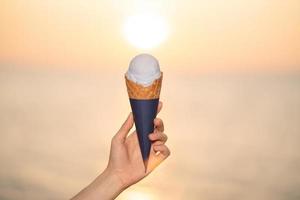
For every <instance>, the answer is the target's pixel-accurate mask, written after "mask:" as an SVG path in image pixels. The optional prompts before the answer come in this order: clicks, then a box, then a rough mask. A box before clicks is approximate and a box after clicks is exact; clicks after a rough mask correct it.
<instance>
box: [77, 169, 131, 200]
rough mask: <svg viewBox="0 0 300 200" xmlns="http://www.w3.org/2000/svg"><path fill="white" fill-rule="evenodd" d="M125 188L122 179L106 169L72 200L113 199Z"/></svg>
mask: <svg viewBox="0 0 300 200" xmlns="http://www.w3.org/2000/svg"><path fill="white" fill-rule="evenodd" d="M124 189H125V188H124V187H123V184H122V182H121V181H120V179H119V178H118V177H117V176H116V175H114V174H113V173H110V172H109V171H108V170H104V172H103V173H102V174H100V175H99V176H98V177H97V178H96V179H95V180H94V181H93V182H92V183H91V184H90V185H88V186H87V187H86V188H84V189H83V190H82V191H81V192H79V193H78V194H77V195H76V196H75V197H73V198H72V200H100V199H101V200H112V199H115V198H116V197H117V196H118V195H119V194H120V193H121V192H122V191H123V190H124Z"/></svg>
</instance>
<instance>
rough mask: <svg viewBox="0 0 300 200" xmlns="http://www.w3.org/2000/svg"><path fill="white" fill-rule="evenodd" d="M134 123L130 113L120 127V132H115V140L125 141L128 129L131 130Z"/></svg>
mask: <svg viewBox="0 0 300 200" xmlns="http://www.w3.org/2000/svg"><path fill="white" fill-rule="evenodd" d="M133 123H134V120H133V115H132V113H130V114H129V115H128V117H127V119H126V120H125V122H124V123H123V125H122V126H121V128H120V130H119V131H118V132H117V134H116V135H115V136H114V137H115V139H116V140H118V141H125V139H126V137H127V135H128V133H129V131H130V129H131V128H132V126H133Z"/></svg>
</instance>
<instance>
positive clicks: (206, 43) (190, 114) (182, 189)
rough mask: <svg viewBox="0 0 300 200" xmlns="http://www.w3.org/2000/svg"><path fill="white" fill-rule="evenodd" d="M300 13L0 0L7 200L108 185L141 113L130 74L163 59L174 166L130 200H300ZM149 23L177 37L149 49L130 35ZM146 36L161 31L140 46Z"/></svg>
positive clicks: (221, 1) (120, 0) (281, 5)
mask: <svg viewBox="0 0 300 200" xmlns="http://www.w3.org/2000/svg"><path fill="white" fill-rule="evenodd" d="M299 11H300V1H299V0H285V1H282V0H251V1H250V0H249V1H246V0H210V1H204V0H197V1H196V0H195V1H192V0H185V1H179V0H172V1H171V0H170V1H166V0H160V1H159V0H151V1H146V0H110V1H109V0H107V1H103V0H1V1H0V138H1V139H0V163H1V168H0V199H8V200H19V199H22V200H27V199H30V200H32V199H69V198H70V197H72V196H73V195H75V194H76V193H78V192H79V191H80V190H81V189H82V188H83V187H85V186H86V185H87V184H89V183H90V182H91V181H92V180H93V179H94V178H95V177H96V176H97V175H99V173H101V171H102V170H103V169H104V168H105V167H106V165H107V160H108V156H109V148H110V141H111V138H112V137H113V135H114V134H115V132H116V131H117V130H118V129H119V126H120V125H121V124H122V123H123V121H124V119H125V118H126V116H127V115H128V113H129V112H130V104H129V101H128V95H127V91H126V86H125V81H124V72H125V71H126V70H127V67H128V64H129V61H130V60H131V58H132V57H133V56H135V55H136V54H139V53H151V54H153V55H154V56H155V57H156V58H157V59H158V60H159V63H160V66H161V70H162V71H163V72H164V80H163V84H162V90H161V95H160V100H161V101H163V102H164V107H163V110H162V111H161V112H160V114H159V117H160V118H162V119H163V120H164V124H165V133H166V134H167V135H168V138H169V139H168V141H167V145H168V147H169V148H170V150H171V156H170V157H169V158H168V159H167V160H166V161H165V162H164V163H162V165H160V166H159V167H158V168H157V170H155V171H154V172H153V173H152V174H151V175H150V176H148V177H147V178H146V179H144V180H142V181H141V182H139V183H137V184H136V185H134V186H132V187H130V188H128V189H127V190H126V191H125V192H124V193H122V194H121V195H120V196H119V197H118V198H117V199H118V200H161V199H164V200H186V199H187V200H198V199H203V200H227V199H230V200H234V199H239V200H253V199H257V200H265V199H272V200H283V199H284V200H299V199H300V192H299V191H300V177H299V167H300V159H299V158H300V154H299V152H300V151H299V146H300V143H299V141H300V135H299V133H300V124H299V121H300V73H299V72H300V71H299V70H300V40H299V36H300V12H299ZM145 13H147V14H151V15H154V16H160V18H158V19H162V21H164V23H160V22H161V21H159V22H158V21H156V24H155V23H154V25H156V26H154V27H160V28H162V27H161V26H164V27H163V28H162V29H161V30H166V33H167V34H166V37H165V38H164V40H162V41H161V42H160V43H159V44H157V45H156V46H154V47H153V48H148V49H143V48H140V47H138V46H136V45H133V43H132V41H130V40H129V38H128V35H127V34H126V33H125V32H124V26H125V25H126V24H128V20H129V19H132V16H143V15H144V14H145ZM138 19H142V17H141V18H138ZM138 22H139V21H138ZM129 24H132V23H129ZM133 24H134V23H133ZM158 25H159V26H158ZM129 27H132V26H129ZM127 28H128V27H127ZM144 29H146V30H147V31H149V32H150V33H152V31H154V32H153V33H156V32H155V31H156V29H155V30H152V29H147V27H142V28H141V27H137V28H136V29H134V30H133V31H132V32H131V33H130V34H134V36H135V37H130V38H138V36H139V34H137V33H139V31H142V30H144ZM126 30H127V29H126ZM157 30H158V29H157ZM135 34H136V35H135ZM153 35H155V34H153ZM131 36H132V35H131ZM150 36H152V34H150ZM202 72H203V73H202ZM206 72H208V73H206ZM223 72H225V73H223ZM252 72H254V73H252ZM283 72H284V73H283Z"/></svg>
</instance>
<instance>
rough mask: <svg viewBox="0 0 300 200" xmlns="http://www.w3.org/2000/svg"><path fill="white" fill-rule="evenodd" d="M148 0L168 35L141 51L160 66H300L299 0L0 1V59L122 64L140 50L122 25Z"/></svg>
mask: <svg viewBox="0 0 300 200" xmlns="http://www.w3.org/2000/svg"><path fill="white" fill-rule="evenodd" d="M147 2H148V4H149V2H152V3H150V4H151V5H150V4H149V5H150V7H147V9H148V8H149V9H150V10H151V11H153V12H157V13H159V14H161V15H162V16H163V17H165V19H166V21H167V22H168V23H169V25H170V34H169V37H168V38H167V40H166V41H165V42H163V43H162V44H161V45H160V46H158V47H156V48H154V49H151V50H147V51H146V52H150V53H152V54H154V55H155V56H156V57H158V58H159V59H160V62H161V65H163V66H164V67H165V69H173V68H175V69H179V68H181V69H182V68H184V69H191V70H196V71H199V70H200V71H201V70H210V69H212V70H224V69H239V70H240V69H241V70H245V69H246V70H249V69H263V70H268V69H300V39H299V36H300V12H299V10H300V1H298V0H285V1H281V0H251V1H246V0H212V1H192V0H186V1H178V0H175V1H157V0H153V1H142V0H131V1H130V0H127V1H125V0H113V1H108V0H107V1H100V0H72V1H71V0H53V1H39V0H26V1H25V0H2V1H1V3H0V27H1V31H0V63H2V64H1V65H4V64H13V65H18V66H43V67H47V66H48V67H49V66H52V67H87V68H88V67H97V68H116V69H121V68H124V67H127V64H128V62H129V60H130V59H131V57H132V56H134V55H135V54H137V53H140V52H145V51H144V50H140V49H137V48H135V47H133V46H132V45H130V44H129V43H128V42H127V41H126V39H125V38H124V35H123V33H122V25H123V24H124V21H125V19H126V18H127V17H129V16H130V15H132V14H135V13H136V12H138V11H139V9H145V8H141V5H143V4H145V3H147ZM168 2H169V4H170V5H169V4H168ZM171 3H172V4H171ZM124 65H125V66H124Z"/></svg>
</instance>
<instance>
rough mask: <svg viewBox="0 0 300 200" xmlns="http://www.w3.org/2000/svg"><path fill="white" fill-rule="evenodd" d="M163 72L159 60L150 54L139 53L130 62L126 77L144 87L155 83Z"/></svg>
mask: <svg viewBox="0 0 300 200" xmlns="http://www.w3.org/2000/svg"><path fill="white" fill-rule="evenodd" d="M160 76H161V72H160V67H159V63H158V60H157V59H156V58H155V57H153V56H152V55H149V54H139V55H137V56H135V57H134V58H133V59H132V60H131V61H130V64H129V68H128V71H127V72H126V77H127V78H128V79H129V80H131V81H133V82H135V83H137V84H140V85H143V86H144V87H147V86H149V85H151V84H152V83H153V81H155V80H156V79H158V78H160Z"/></svg>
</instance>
